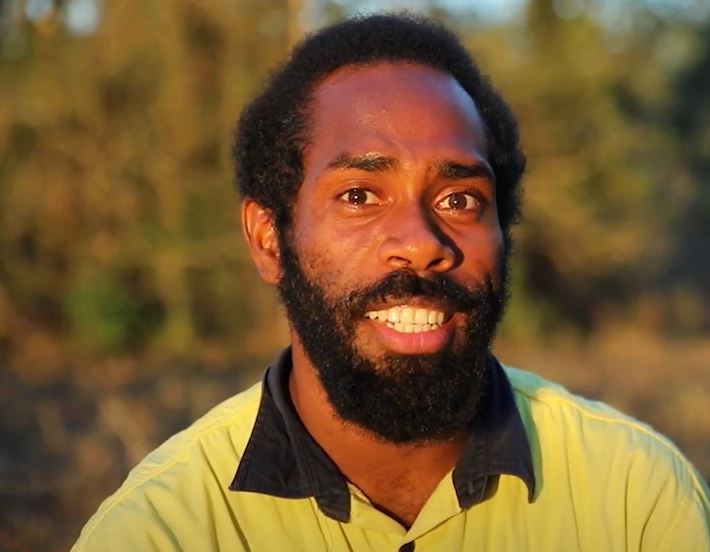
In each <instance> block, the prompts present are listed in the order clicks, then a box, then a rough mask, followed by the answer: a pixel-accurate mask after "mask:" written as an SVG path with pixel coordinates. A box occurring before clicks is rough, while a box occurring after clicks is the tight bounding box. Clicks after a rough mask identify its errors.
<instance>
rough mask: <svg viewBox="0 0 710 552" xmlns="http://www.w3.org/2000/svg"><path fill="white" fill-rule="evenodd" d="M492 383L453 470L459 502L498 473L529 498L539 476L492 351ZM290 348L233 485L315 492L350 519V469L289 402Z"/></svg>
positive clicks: (267, 387)
mask: <svg viewBox="0 0 710 552" xmlns="http://www.w3.org/2000/svg"><path fill="white" fill-rule="evenodd" d="M491 362H492V364H493V367H492V368H493V369H492V370H491V381H490V388H489V390H488V394H487V399H486V401H485V403H484V405H483V409H482V410H481V412H480V414H479V416H478V418H477V423H476V425H475V426H474V427H473V429H472V430H471V434H470V436H469V438H468V440H467V442H466V446H465V447H464V450H463V453H462V455H461V458H460V459H459V462H458V464H457V465H456V468H455V469H454V473H453V483H454V488H455V489H456V495H457V497H458V501H459V505H460V506H461V507H462V508H469V507H471V506H473V505H474V504H478V503H479V502H482V501H483V500H485V499H486V498H487V497H488V496H489V494H490V493H492V492H493V491H494V489H495V483H496V482H497V478H498V476H499V475H502V474H507V475H514V476H517V477H519V478H520V479H522V480H523V481H524V482H525V484H526V485H527V487H528V497H529V500H532V497H533V495H534V492H535V476H534V472H533V463H532V457H531V454H530V446H529V444H528V439H527V435H526V434H525V428H524V427H523V422H522V420H521V418H520V414H519V413H518V410H517V408H516V406H515V402H514V400H513V392H512V389H511V387H510V383H509V382H508V378H507V377H506V375H505V372H504V371H503V369H502V368H501V366H500V364H499V363H498V361H497V360H495V359H494V358H493V357H491ZM290 372H291V349H290V348H288V349H285V350H284V351H282V352H281V353H280V354H279V355H278V356H277V357H276V359H275V360H274V361H273V362H272V363H271V365H270V366H269V369H268V370H267V372H266V374H265V376H264V382H263V393H262V397H261V403H260V405H259V411H258V413H257V415H256V421H255V423H254V429H253V430H252V434H251V437H250V439H249V443H248V444H247V447H246V450H245V451H244V454H243V456H242V459H241V461H240V462H239V467H238V469H237V473H236V475H235V476H234V480H233V481H232V483H231V485H230V486H229V488H230V489H231V490H232V491H247V492H256V493H261V494H268V495H273V496H278V497H282V498H307V497H311V496H312V497H314V498H315V499H316V502H317V503H318V507H319V508H320V509H321V511H322V512H323V513H324V514H326V515H327V516H329V517H331V518H334V519H336V520H338V521H342V522H347V521H348V520H349V519H350V493H349V491H348V487H347V483H346V480H345V477H344V476H343V475H342V474H341V473H340V470H338V468H337V466H336V465H335V464H334V463H333V461H332V460H331V459H330V458H329V457H328V455H327V454H326V453H325V451H324V450H323V449H322V448H320V446H319V445H318V443H316V442H315V440H314V439H313V438H312V437H311V436H310V434H309V433H308V431H307V430H306V428H305V427H304V426H303V424H302V423H301V420H300V419H299V418H298V415H297V414H296V410H295V408H294V406H293V403H292V402H291V397H290V395H289V391H288V378H289V374H290Z"/></svg>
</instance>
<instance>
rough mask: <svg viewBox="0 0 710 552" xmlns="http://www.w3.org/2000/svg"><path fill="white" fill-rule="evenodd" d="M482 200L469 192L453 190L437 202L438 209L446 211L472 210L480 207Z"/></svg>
mask: <svg viewBox="0 0 710 552" xmlns="http://www.w3.org/2000/svg"><path fill="white" fill-rule="evenodd" d="M481 206H482V201H481V200H480V199H479V198H478V197H476V196H475V195H473V194H471V193H468V192H453V193H451V194H448V195H446V196H445V197H443V198H442V199H440V200H439V201H438V202H437V203H436V208H437V209H442V210H444V211H454V212H455V211H459V212H460V211H472V210H474V209H480V208H481Z"/></svg>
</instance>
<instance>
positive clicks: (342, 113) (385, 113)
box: [311, 63, 486, 154]
mask: <svg viewBox="0 0 710 552" xmlns="http://www.w3.org/2000/svg"><path fill="white" fill-rule="evenodd" d="M311 105H312V114H311V116H312V138H313V140H312V142H311V146H314V147H321V146H324V145H327V144H330V145H332V146H334V147H336V148H337V147H338V146H339V147H343V148H346V149H353V148H354V149H360V148H365V149H371V148H373V147H375V148H378V147H388V148H394V149H397V148H404V149H407V148H408V147H410V146H411V147H413V148H417V147H424V148H426V147H427V145H436V147H437V148H440V149H441V148H444V149H445V148H447V147H450V148H452V149H454V150H462V149H464V150H465V149H469V150H471V151H472V152H474V151H475V152H477V153H479V154H481V153H482V154H485V149H486V143H485V142H486V139H485V127H484V123H483V121H482V118H481V116H480V114H479V112H478V109H477V107H476V104H475V102H474V100H473V99H472V98H471V97H470V96H469V95H468V93H467V92H466V91H465V90H464V89H463V88H462V87H461V85H460V84H459V83H458V81H457V80H456V79H455V78H454V77H453V76H451V75H449V74H447V73H444V72H441V71H438V70H436V69H433V68H431V67H426V66H422V65H416V64H409V63H379V64H376V65H371V66H346V67H342V68H340V69H338V70H337V71H335V72H334V73H332V74H330V75H329V76H328V77H327V78H325V79H324V80H323V81H322V82H320V83H319V84H318V86H316V88H315V89H314V92H313V101H312V104H311ZM442 153H443V152H442Z"/></svg>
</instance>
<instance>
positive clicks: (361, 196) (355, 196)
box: [348, 190, 365, 205]
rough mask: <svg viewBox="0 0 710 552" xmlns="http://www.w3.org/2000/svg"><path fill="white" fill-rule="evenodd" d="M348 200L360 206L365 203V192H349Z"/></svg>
mask: <svg viewBox="0 0 710 552" xmlns="http://www.w3.org/2000/svg"><path fill="white" fill-rule="evenodd" d="M348 200H349V201H350V203H352V204H354V205H362V204H363V203H364V202H365V192H363V191H362V190H350V192H349V193H348Z"/></svg>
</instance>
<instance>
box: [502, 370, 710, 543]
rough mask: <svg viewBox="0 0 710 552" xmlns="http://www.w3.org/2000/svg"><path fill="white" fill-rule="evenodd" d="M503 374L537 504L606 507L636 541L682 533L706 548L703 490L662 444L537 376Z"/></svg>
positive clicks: (709, 515)
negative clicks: (524, 441)
mask: <svg viewBox="0 0 710 552" xmlns="http://www.w3.org/2000/svg"><path fill="white" fill-rule="evenodd" d="M504 370H505V372H506V375H507V376H508V379H509V381H510V384H511V387H512V388H513V394H514V397H515V402H516V405H517V407H518V410H519V412H520V414H521V417H522V419H523V423H524V425H525V428H526V432H527V434H528V439H529V441H530V448H531V452H532V455H533V458H534V464H535V470H536V480H537V481H539V482H540V483H541V485H540V489H539V493H538V497H537V498H538V499H539V500H540V501H541V503H548V504H549V502H555V503H559V502H560V501H561V500H568V501H569V502H570V503H572V504H574V505H576V506H577V507H579V506H578V505H580V504H588V505H594V504H604V516H605V517H606V518H608V521H609V523H610V524H613V523H618V520H620V519H625V523H626V525H625V527H626V531H627V532H630V531H632V528H633V527H636V528H637V533H638V535H639V542H642V541H646V542H651V541H649V540H648V539H649V538H653V539H660V540H657V541H656V542H657V543H658V542H661V541H663V542H665V539H666V538H670V535H673V534H675V535H681V534H686V533H687V534H686V536H685V537H684V538H691V537H692V538H696V537H697V538H698V539H701V540H702V542H703V543H708V542H710V541H708V539H709V538H710V535H709V531H710V529H709V527H708V525H709V524H710V500H709V498H708V489H707V485H706V483H705V481H704V480H703V478H702V477H701V476H700V475H699V474H698V472H697V471H696V470H695V468H694V467H693V466H692V464H691V463H690V462H689V461H688V460H687V459H686V458H685V456H684V455H683V454H682V453H681V452H680V451H679V450H678V448H677V447H676V446H675V445H674V444H673V443H672V442H671V441H670V440H669V439H668V438H667V437H665V436H664V435H662V434H660V433H659V432H658V431H656V430H655V429H653V428H652V427H651V426H649V425H648V424H645V423H643V422H640V421H639V420H636V419H634V418H632V417H631V416H627V415H625V414H623V413H621V412H619V411H618V410H616V409H615V408H612V407H611V406H608V405H606V404H604V403H602V402H599V401H594V400H590V399H586V398H583V397H580V396H578V395H575V394H573V393H570V392H569V391H567V390H566V389H565V388H564V387H562V386H561V385H558V384H556V383H552V382H550V381H547V380H545V379H544V378H542V377H540V376H537V375H535V374H532V373H529V372H525V371H522V370H518V369H515V368H510V367H507V366H505V367H504ZM684 532H685V533H684ZM688 535H690V536H689V537H688ZM642 537H643V538H642ZM703 539H704V540H703ZM699 542H700V541H699Z"/></svg>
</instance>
